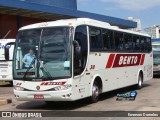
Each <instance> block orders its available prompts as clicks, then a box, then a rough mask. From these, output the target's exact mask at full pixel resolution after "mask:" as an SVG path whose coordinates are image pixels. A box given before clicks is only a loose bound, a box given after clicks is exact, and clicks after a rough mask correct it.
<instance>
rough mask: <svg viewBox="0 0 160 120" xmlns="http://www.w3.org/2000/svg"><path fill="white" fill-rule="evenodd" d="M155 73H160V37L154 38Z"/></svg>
mask: <svg viewBox="0 0 160 120" xmlns="http://www.w3.org/2000/svg"><path fill="white" fill-rule="evenodd" d="M152 50H153V73H154V75H160V39H152Z"/></svg>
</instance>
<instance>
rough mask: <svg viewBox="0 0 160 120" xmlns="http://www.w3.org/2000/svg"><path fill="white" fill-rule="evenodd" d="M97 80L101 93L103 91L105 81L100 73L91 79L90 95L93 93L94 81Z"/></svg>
mask: <svg viewBox="0 0 160 120" xmlns="http://www.w3.org/2000/svg"><path fill="white" fill-rule="evenodd" d="M95 81H96V82H97V84H98V86H99V88H100V93H102V91H103V82H102V78H101V77H100V75H99V74H96V75H94V77H93V78H92V81H91V86H90V96H91V95H92V86H93V84H94V82H95Z"/></svg>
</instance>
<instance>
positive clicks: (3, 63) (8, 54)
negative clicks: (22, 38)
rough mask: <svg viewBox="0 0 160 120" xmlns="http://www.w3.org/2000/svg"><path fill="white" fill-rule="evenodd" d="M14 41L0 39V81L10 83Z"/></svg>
mask: <svg viewBox="0 0 160 120" xmlns="http://www.w3.org/2000/svg"><path fill="white" fill-rule="evenodd" d="M14 44H15V39H0V81H9V82H11V83H12V80H13V76H12V61H13V51H14Z"/></svg>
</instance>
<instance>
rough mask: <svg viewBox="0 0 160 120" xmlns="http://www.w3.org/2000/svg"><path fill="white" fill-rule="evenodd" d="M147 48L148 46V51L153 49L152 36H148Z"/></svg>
mask: <svg viewBox="0 0 160 120" xmlns="http://www.w3.org/2000/svg"><path fill="white" fill-rule="evenodd" d="M146 48H147V51H148V52H150V51H151V50H152V45H151V39H150V38H146Z"/></svg>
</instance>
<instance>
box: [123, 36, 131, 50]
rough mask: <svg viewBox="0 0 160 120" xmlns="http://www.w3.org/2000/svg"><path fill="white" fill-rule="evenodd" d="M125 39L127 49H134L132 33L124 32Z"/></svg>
mask: <svg viewBox="0 0 160 120" xmlns="http://www.w3.org/2000/svg"><path fill="white" fill-rule="evenodd" d="M124 40H125V50H132V49H133V44H132V43H133V42H132V35H131V34H124Z"/></svg>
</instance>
